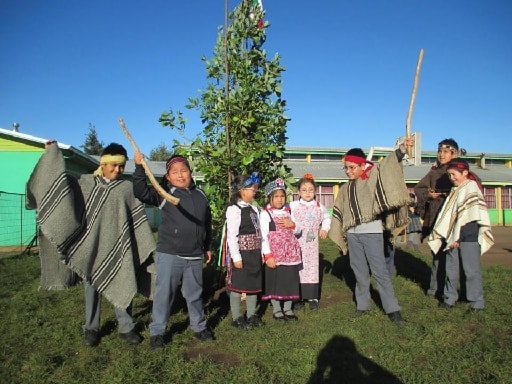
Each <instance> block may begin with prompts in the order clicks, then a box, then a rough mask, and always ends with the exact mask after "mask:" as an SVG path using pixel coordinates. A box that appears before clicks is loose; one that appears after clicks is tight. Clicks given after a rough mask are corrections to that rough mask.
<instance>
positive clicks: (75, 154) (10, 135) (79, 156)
mask: <svg viewBox="0 0 512 384" xmlns="http://www.w3.org/2000/svg"><path fill="white" fill-rule="evenodd" d="M0 137H5V138H6V139H10V140H13V141H18V142H22V143H24V144H27V145H31V146H33V147H36V148H41V149H43V150H44V146H45V144H46V142H48V140H49V139H45V138H41V137H36V136H32V135H28V134H26V133H21V132H16V131H13V130H7V129H3V128H0ZM57 145H58V146H59V148H60V149H61V151H62V153H63V155H64V156H65V157H67V158H73V159H74V160H77V162H81V163H84V164H86V165H87V166H88V167H90V168H92V167H97V166H98V164H99V162H98V161H97V160H96V159H94V158H93V157H92V156H89V155H87V154H85V153H84V152H82V151H80V150H79V149H77V148H75V147H73V146H71V145H68V144H64V143H61V142H57Z"/></svg>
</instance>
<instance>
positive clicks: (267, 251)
mask: <svg viewBox="0 0 512 384" xmlns="http://www.w3.org/2000/svg"><path fill="white" fill-rule="evenodd" d="M265 195H266V196H267V203H268V204H267V207H266V209H265V211H264V212H262V213H261V215H260V222H261V234H262V237H263V242H262V252H263V256H264V259H265V293H264V294H263V296H262V300H270V301H271V303H272V308H273V309H272V312H273V317H274V319H276V320H282V321H286V320H292V321H293V320H297V316H295V314H294V313H293V310H292V303H293V301H297V300H298V299H299V298H300V290H299V284H300V278H299V269H300V265H301V251H300V245H299V241H298V240H297V237H296V236H297V235H298V234H300V232H301V229H300V228H299V226H298V225H296V224H295V222H294V220H293V218H292V215H291V212H290V208H289V206H288V205H287V204H286V186H285V184H284V181H283V179H281V178H279V179H277V180H274V181H272V182H270V183H269V184H267V185H266V186H265Z"/></svg>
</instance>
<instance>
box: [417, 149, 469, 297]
mask: <svg viewBox="0 0 512 384" xmlns="http://www.w3.org/2000/svg"><path fill="white" fill-rule="evenodd" d="M462 151H463V154H464V153H465V151H464V150H462ZM458 155H459V145H458V144H457V142H456V141H455V140H453V139H444V140H442V141H441V142H439V144H438V147H437V160H436V163H435V164H434V165H433V166H432V168H431V169H430V171H428V173H427V174H426V175H425V176H424V177H423V179H421V180H420V181H419V182H418V184H416V186H415V187H414V193H415V194H416V198H417V206H416V212H417V213H418V214H419V215H420V217H421V218H422V220H423V228H422V234H421V240H422V241H423V239H425V238H428V236H429V235H430V233H431V232H432V228H433V227H434V224H435V222H436V218H437V215H438V213H439V211H440V210H441V208H442V206H443V204H444V201H445V200H446V196H448V194H449V193H450V190H451V188H452V183H451V182H450V178H449V177H448V174H447V173H446V164H448V162H449V161H450V160H452V159H455V158H456V157H457V156H458ZM443 249H444V247H440V248H439V252H436V253H432V256H433V259H432V266H431V274H430V286H429V288H428V290H427V294H428V295H430V296H435V297H436V298H437V299H439V300H442V297H443V287H444V281H445V279H446V252H445V251H444V250H443Z"/></svg>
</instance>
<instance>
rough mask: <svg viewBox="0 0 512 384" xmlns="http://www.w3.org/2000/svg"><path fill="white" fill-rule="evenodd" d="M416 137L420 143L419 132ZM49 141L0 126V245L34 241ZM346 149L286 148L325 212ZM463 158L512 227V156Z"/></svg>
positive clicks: (83, 167)
mask: <svg viewBox="0 0 512 384" xmlns="http://www.w3.org/2000/svg"><path fill="white" fill-rule="evenodd" d="M416 135H417V136H416V140H417V143H418V142H419V141H420V140H418V138H419V134H416ZM46 141H47V138H40V137H35V136H31V135H28V134H25V133H20V132H17V131H13V130H6V129H1V128H0V175H1V177H0V247H8V246H27V245H29V244H30V243H31V242H32V241H34V239H35V234H36V223H35V212H34V211H33V210H27V209H26V208H25V185H26V182H27V181H28V178H29V177H30V174H31V173H32V170H33V169H34V166H35V164H36V163H37V161H38V159H39V157H40V156H41V154H42V153H43V151H44V143H45V142H46ZM59 147H60V148H61V150H62V152H63V154H64V157H65V159H66V167H67V171H68V172H69V173H71V174H74V175H78V174H83V173H91V172H92V171H93V170H94V169H96V168H97V167H98V164H99V161H98V157H94V156H88V155H86V154H85V153H83V152H82V151H81V150H79V149H77V148H75V147H73V146H70V145H66V144H62V143H59ZM348 149H349V148H342V147H333V148H315V147H287V148H286V150H285V163H286V165H288V166H289V167H290V169H291V170H292V174H293V176H294V177H295V178H296V179H297V180H298V179H299V178H300V177H302V176H303V175H304V174H306V173H311V174H312V175H313V176H314V178H315V181H316V182H317V183H318V185H319V188H318V195H317V198H318V199H319V200H320V201H321V202H322V203H323V204H325V206H326V207H327V208H332V207H333V204H334V198H335V196H336V194H337V192H338V189H339V186H340V185H341V184H343V183H345V182H346V181H347V178H346V175H345V172H344V171H343V163H342V158H343V155H344V154H345V152H346V151H347V150H348ZM128 150H129V148H128ZM363 150H364V151H365V153H369V154H370V156H371V160H372V161H374V162H375V161H379V159H381V158H382V157H384V156H387V155H388V154H389V153H390V152H391V151H393V148H384V147H372V148H366V149H365V148H363ZM129 152H130V151H129ZM415 152H416V153H418V154H420V155H418V156H415V157H414V158H411V159H406V160H405V161H404V178H405V181H406V184H407V186H408V187H409V188H410V189H411V191H412V189H413V187H414V185H415V184H416V183H417V182H418V181H419V180H420V179H421V178H423V176H424V175H426V174H427V172H428V171H429V169H430V168H431V167H432V165H433V164H434V163H435V161H436V158H437V151H421V150H420V149H419V145H417V146H416V148H415ZM464 158H465V159H466V160H467V161H468V162H469V163H470V167H471V170H472V171H473V172H475V173H476V174H477V175H478V176H479V177H480V178H481V180H482V184H483V186H484V196H485V200H486V202H487V205H488V208H489V213H490V216H491V223H492V224H493V225H499V226H512V153H509V154H498V153H485V154H484V153H467V154H466V155H465V156H464ZM150 167H151V169H152V171H153V173H154V175H155V177H157V178H160V177H162V176H163V174H164V173H165V163H164V162H150ZM134 169H135V166H134V164H133V161H131V160H129V161H128V163H127V165H126V169H125V175H126V176H127V177H130V175H131V174H132V173H133V171H134ZM194 178H195V179H196V180H197V181H198V182H199V183H200V181H201V175H194ZM293 198H294V199H296V198H297V195H296V194H294V197H293ZM147 212H148V219H149V220H150V223H151V224H152V225H153V226H155V227H156V226H157V225H158V221H159V212H158V209H152V208H151V209H150V208H148V210H147Z"/></svg>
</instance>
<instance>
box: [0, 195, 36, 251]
mask: <svg viewBox="0 0 512 384" xmlns="http://www.w3.org/2000/svg"><path fill="white" fill-rule="evenodd" d="M36 240H37V238H36V212H35V210H28V209H26V207H25V194H20V193H12V192H5V191H0V252H9V251H12V250H16V249H18V250H22V251H23V250H26V249H27V247H31V246H33V245H35V242H36Z"/></svg>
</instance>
